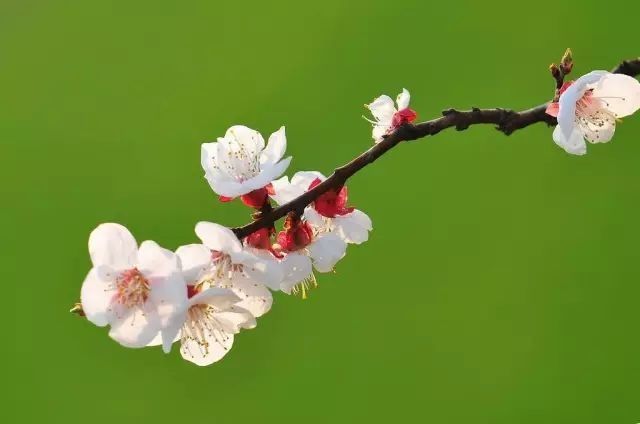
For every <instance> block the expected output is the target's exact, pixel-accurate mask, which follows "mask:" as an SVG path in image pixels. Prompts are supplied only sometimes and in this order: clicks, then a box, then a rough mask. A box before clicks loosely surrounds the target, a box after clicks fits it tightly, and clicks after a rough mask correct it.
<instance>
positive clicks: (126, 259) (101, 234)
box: [89, 223, 138, 270]
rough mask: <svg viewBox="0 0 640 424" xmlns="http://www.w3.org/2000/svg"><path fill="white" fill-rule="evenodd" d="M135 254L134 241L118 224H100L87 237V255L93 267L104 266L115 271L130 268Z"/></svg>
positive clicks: (136, 250)
mask: <svg viewBox="0 0 640 424" xmlns="http://www.w3.org/2000/svg"><path fill="white" fill-rule="evenodd" d="M137 252H138V244H137V243H136V239H134V238H133V236H132V235H131V233H130V232H129V230H127V229H126V228H125V227H123V226H122V225H120V224H113V223H107V224H100V225H98V226H97V227H96V229H95V230H93V231H92V232H91V235H90V236H89V255H90V256H91V261H92V262H93V266H95V267H98V266H101V265H106V266H108V267H110V268H113V269H116V270H124V269H128V268H132V267H133V266H134V265H135V263H136V258H137Z"/></svg>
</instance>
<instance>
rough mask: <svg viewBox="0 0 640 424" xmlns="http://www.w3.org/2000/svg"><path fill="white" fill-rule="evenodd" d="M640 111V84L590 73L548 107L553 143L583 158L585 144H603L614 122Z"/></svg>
mask: <svg viewBox="0 0 640 424" xmlns="http://www.w3.org/2000/svg"><path fill="white" fill-rule="evenodd" d="M639 108H640V82H638V80H636V79H635V78H632V77H630V76H627V75H623V74H612V73H610V72H607V71H593V72H590V73H588V74H586V75H583V76H581V77H580V78H578V79H577V80H576V81H575V82H567V83H565V84H564V85H563V87H562V88H561V89H560V98H559V100H558V101H557V102H552V103H550V104H549V106H548V107H547V110H546V112H547V114H549V115H551V116H555V117H557V118H558V125H557V126H556V128H555V130H554V131H553V141H555V142H556V144H557V145H558V146H560V147H562V148H563V149H564V150H565V151H566V152H567V153H570V154H573V155H584V154H585V153H586V152H587V144H586V142H585V140H587V141H589V142H590V143H606V142H608V141H610V140H611V138H612V137H613V134H614V132H615V129H616V120H617V119H619V118H622V117H625V116H628V115H631V114H633V113H634V112H635V111H637V110H638V109H639Z"/></svg>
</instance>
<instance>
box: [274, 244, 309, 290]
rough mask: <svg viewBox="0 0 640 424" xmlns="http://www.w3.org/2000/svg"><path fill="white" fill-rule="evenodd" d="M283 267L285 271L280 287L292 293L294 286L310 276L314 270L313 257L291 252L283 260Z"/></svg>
mask: <svg viewBox="0 0 640 424" xmlns="http://www.w3.org/2000/svg"><path fill="white" fill-rule="evenodd" d="M281 265H282V269H283V271H284V277H283V279H282V283H281V284H280V289H281V290H282V291H283V292H285V293H287V294H291V289H292V288H293V286H295V285H296V284H298V283H299V282H301V281H302V280H304V279H305V278H307V277H309V276H310V275H311V273H312V272H313V267H312V266H311V259H310V258H309V257H308V256H306V255H302V254H300V253H296V252H292V253H289V254H288V255H287V256H285V258H284V259H283V260H282V262H281Z"/></svg>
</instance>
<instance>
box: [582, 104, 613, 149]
mask: <svg viewBox="0 0 640 424" xmlns="http://www.w3.org/2000/svg"><path fill="white" fill-rule="evenodd" d="M578 123H579V126H580V131H582V134H583V135H584V138H585V139H586V140H588V141H590V142H591V143H607V142H608V141H610V140H611V138H612V137H613V134H614V132H615V130H616V118H615V117H614V116H613V115H612V114H611V113H610V112H609V111H608V110H606V109H600V110H597V111H595V112H594V113H592V114H591V115H589V116H581V117H579V118H578Z"/></svg>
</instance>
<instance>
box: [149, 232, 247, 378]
mask: <svg viewBox="0 0 640 424" xmlns="http://www.w3.org/2000/svg"><path fill="white" fill-rule="evenodd" d="M176 255H178V257H179V258H180V262H181V264H182V275H183V277H184V282H185V283H186V290H187V293H188V296H189V301H188V305H187V308H186V310H185V311H184V313H183V314H182V315H180V316H178V317H176V319H175V320H174V323H173V328H172V330H173V336H174V339H175V340H177V341H179V342H180V354H181V355H182V357H183V358H184V359H186V360H187V361H190V362H193V363H194V364H196V365H200V366H205V365H211V364H213V363H214V362H217V361H219V360H220V359H222V358H223V357H224V356H225V355H226V354H227V353H228V352H229V350H230V349H231V347H232V345H233V339H234V335H235V334H237V333H238V332H240V329H242V328H254V327H255V325H256V321H255V318H254V316H253V315H252V314H251V313H250V312H249V311H247V310H246V309H243V308H242V307H240V306H239V304H240V303H241V301H242V299H241V298H240V297H238V296H237V295H236V294H235V293H234V292H233V291H232V290H230V289H225V288H220V287H211V282H212V280H213V276H212V273H213V272H214V271H213V270H212V266H211V265H212V264H211V250H209V249H208V248H207V247H205V246H203V245H201V244H190V245H187V246H181V247H179V248H178V250H177V251H176ZM156 344H159V341H158V340H157V339H156V340H154V341H152V342H151V343H150V344H149V345H150V346H152V345H156Z"/></svg>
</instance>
